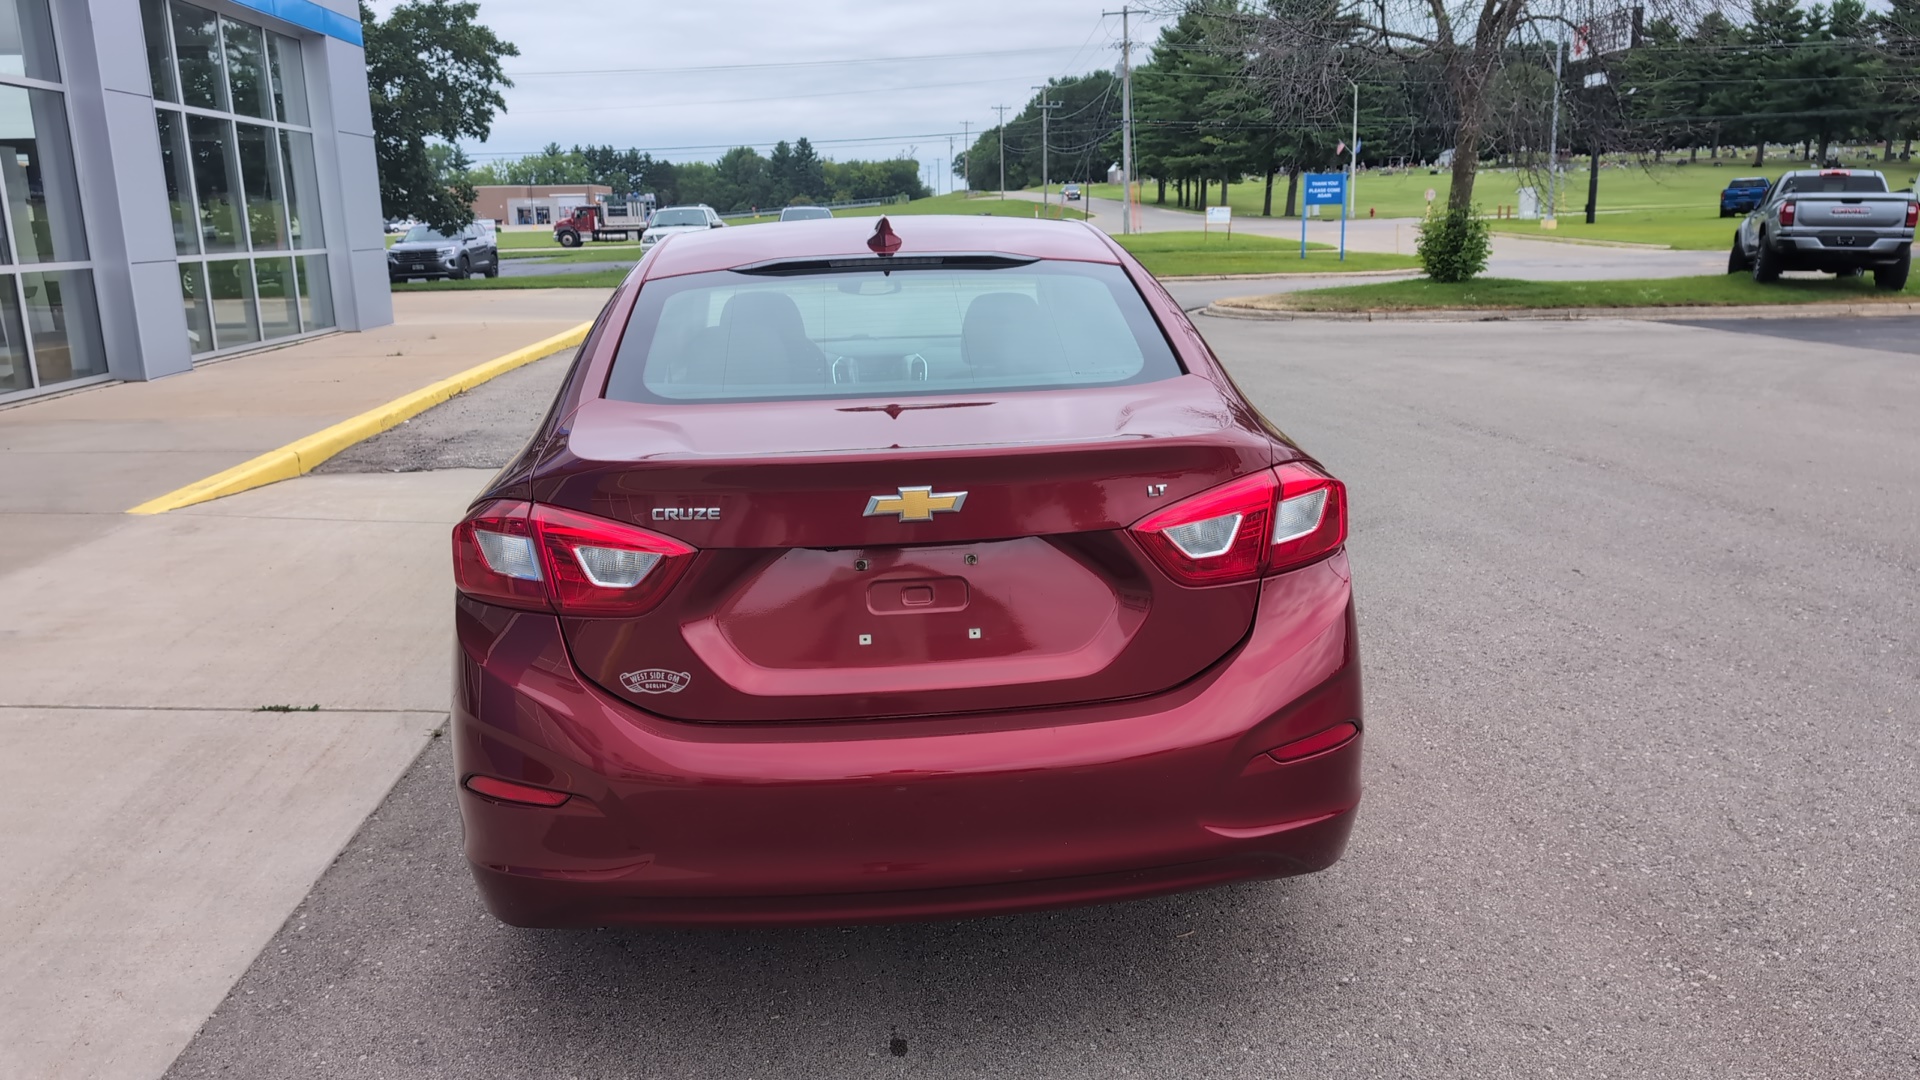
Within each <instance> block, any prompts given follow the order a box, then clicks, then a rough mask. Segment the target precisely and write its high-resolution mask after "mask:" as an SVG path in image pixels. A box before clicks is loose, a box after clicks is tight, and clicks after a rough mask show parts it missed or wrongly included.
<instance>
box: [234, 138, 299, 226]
mask: <svg viewBox="0 0 1920 1080" xmlns="http://www.w3.org/2000/svg"><path fill="white" fill-rule="evenodd" d="M235 126H236V127H237V128H238V129H239V132H240V177H241V179H242V180H243V181H245V183H246V192H247V234H248V235H249V236H251V237H252V238H253V250H255V251H284V250H286V247H287V193H286V191H285V190H284V188H283V185H282V183H281V173H280V141H279V140H278V139H275V138H274V137H273V129H272V128H268V127H262V126H260V125H259V124H237V125H235Z"/></svg>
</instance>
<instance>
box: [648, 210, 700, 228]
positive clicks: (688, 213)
mask: <svg viewBox="0 0 1920 1080" xmlns="http://www.w3.org/2000/svg"><path fill="white" fill-rule="evenodd" d="M653 223H654V224H655V225H705V224H706V223H707V213H706V211H704V210H662V211H660V212H659V213H657V214H655V215H653Z"/></svg>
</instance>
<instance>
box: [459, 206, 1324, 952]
mask: <svg viewBox="0 0 1920 1080" xmlns="http://www.w3.org/2000/svg"><path fill="white" fill-rule="evenodd" d="M1346 532H1347V508H1346V494H1345V489H1344V487H1343V486H1342V485H1341V483H1340V482H1339V481H1338V480H1335V479H1333V478H1332V477H1331V476H1329V475H1328V474H1327V472H1326V470H1324V469H1322V468H1321V467H1320V466H1319V465H1318V464H1316V463H1315V462H1314V461H1313V460H1312V459H1311V458H1309V457H1307V456H1306V455H1305V454H1304V453H1302V452H1301V451H1300V449H1299V448H1297V447H1295V446H1294V445H1293V444H1292V443H1291V442H1289V441H1288V440H1287V438H1286V437H1285V436H1284V435H1282V434H1281V433H1280V432H1279V431H1277V430H1275V428H1274V427H1273V426H1272V425H1270V424H1269V423H1268V422H1267V421H1266V420H1265V419H1263V418H1262V417H1261V416H1260V414H1259V413H1258V412H1256V411H1255V410H1254V409H1253V407H1252V406H1251V405H1249V404H1248V403H1247V402H1246V400H1245V399H1244V398H1242V397H1241V395H1240V393H1239V391H1238V390H1236V389H1235V388H1234V386H1233V384H1232V382H1231V381H1229V379H1228V378H1227V375H1226V373H1225V372H1224V371H1223V370H1222V369H1221V366H1220V364H1219V362H1218V361H1217V360H1215V359H1214V357H1213V355H1212V354H1211V353H1210V352H1209V351H1208V349H1207V346H1206V344H1205V343H1204V342H1203V341H1202V340H1201V338H1200V335H1199V333H1198V332H1196V331H1195V330H1194V328H1193V326H1192V325H1191V324H1190V323H1189V322H1188V321H1187V318H1186V316H1185V315H1184V314H1182V313H1181V311H1180V309H1179V307H1178V306H1177V305H1176V304H1175V303H1174V302H1173V301H1172V299H1171V298H1170V297H1169V296H1168V295H1167V294H1166V292H1165V291H1164V290H1162V289H1161V288H1160V286H1159V285H1158V284H1157V283H1156V282H1155V281H1154V280H1153V279H1152V278H1151V277H1150V276H1149V275H1148V274H1147V273H1146V271H1145V270H1143V269H1142V268H1141V267H1140V265H1139V264H1138V263H1137V262H1135V261H1134V260H1133V259H1132V258H1131V257H1130V256H1128V255H1127V254H1126V253H1125V252H1124V251H1122V250H1121V249H1120V248H1119V247H1118V246H1116V245H1115V244H1114V243H1113V242H1112V241H1111V240H1109V239H1107V238H1106V237H1105V236H1104V235H1102V234H1101V233H1099V232H1097V231H1095V230H1093V229H1091V228H1089V227H1087V226H1085V225H1081V224H1076V223H1067V222H1042V221H1023V220H1016V219H1006V218H982V217H975V218H958V217H956V218H938V217H915V218H907V219H904V220H903V221H902V222H901V223H899V224H897V225H893V226H889V225H888V224H887V223H886V222H885V221H882V222H881V223H880V225H879V227H878V228H876V227H875V225H874V223H873V221H872V219H867V220H865V221H861V220H859V219H842V220H837V221H819V222H806V223H802V224H792V225H779V224H772V225H756V226H753V227H751V228H743V229H725V230H716V231H714V232H711V233H701V234H697V235H695V234H689V235H685V236H677V237H673V238H671V239H669V240H666V241H664V242H662V243H661V244H660V245H659V246H658V247H657V248H655V249H654V250H653V251H651V252H650V253H649V254H648V255H647V256H646V257H645V258H644V259H642V260H641V262H640V265H639V266H638V267H637V268H636V269H635V271H634V273H633V274H632V275H631V276H630V277H629V278H628V279H627V281H626V283H625V284H624V285H622V286H621V287H620V289H619V290H618V291H617V292H615V294H614V296H613V299H612V301H611V302H610V303H609V304H608V305H607V307H606V310H605V311H604V312H603V313H602V314H601V316H600V318H599V320H598V322H597V323H596V324H595V326H594V328H593V331H592V333H591V334H590V335H589V336H588V337H587V339H586V342H585V344H584V345H583V346H582V347H581V349H580V354H579V358H578V359H577V360H576V361H575V363H574V365H573V369H572V372H571V374H570V375H569V376H568V379H567V383H566V386H565V387H564V388H563V389H562V391H561V393H560V396H559V398H558V400H557V401H556V402H555V404H554V406H553V409H552V410H551V412H550V413H549V414H548V416H547V419H546V420H545V422H544V423H543V424H542V425H541V427H540V429H539V431H538V432H537V433H536V434H535V435H534V437H533V439H532V441H531V442H530V443H529V444H528V445H527V448H526V450H525V451H524V452H523V453H522V454H521V455H520V457H519V459H518V460H516V461H515V462H514V463H513V464H512V465H510V466H508V467H507V469H506V470H505V471H503V472H502V473H501V474H500V475H499V476H498V477H497V478H496V479H495V480H494V481H493V483H492V484H491V485H490V486H489V487H488V488H487V490H486V492H485V493H484V494H483V495H482V496H481V497H480V499H479V500H478V501H477V502H476V503H475V504H474V506H473V509H472V511H471V512H470V513H469V514H468V516H467V518H466V519H465V520H464V521H462V522H461V523H460V524H459V525H458V526H457V527H456V528H455V530H454V534H453V556H454V568H455V571H456V577H457V580H458V583H459V598H458V601H457V609H458V613H457V622H458V632H459V633H458V636H459V646H458V656H457V671H456V675H455V682H454V686H455V690H454V705H453V733H454V740H455V741H454V747H455V752H456V755H457V759H458V765H459V782H460V810H461V814H462V816H463V818H464V819H465V824H466V850H467V857H468V859H469V860H470V861H471V863H472V865H473V872H474V876H475V878H476V879H477V880H478V882H479V886H480V891H481V893H482V894H483V895H484V897H485V899H486V902H487V905H488V907H489V908H490V909H491V910H492V911H493V912H494V914H495V915H497V916H499V917H500V918H501V919H503V920H505V921H507V922H509V923H514V924H516V925H522V926H587V925H602V924H610V923H679V924H692V923H816V922H866V921H878V920H889V919H907V918H940V917H953V916H967V915H979V914H986V913H990V912H1006V911H1018V910H1027V909H1034V908H1044V907H1054V906H1059V905H1065V904H1080V903H1091V902H1099V901H1108V900H1120V899H1126V898H1130V897H1140V896H1150V895H1154V894H1157V893H1166V892H1173V891H1177V890H1182V889H1191V888H1198V887H1202V886H1208V885H1215V884H1219V883H1222V882H1229V881H1236V880H1241V879H1247V878H1270V877H1280V876H1284V875H1288V874H1298V873H1304V872H1308V871H1313V870H1319V869H1322V868H1324V867H1326V866H1328V865H1330V864H1332V863H1333V862H1334V861H1335V860H1336V859H1338V858H1339V857H1340V854H1341V851H1342V850H1343V849H1344V847H1345V845H1346V841H1347V834H1348V831H1349V829H1350V828H1351V827H1352V824H1353V818H1354V813H1355V808H1356V806H1357V805H1358V803H1359V799H1360V784H1359V773H1360V729H1361V709H1360V659H1359V654H1358V651H1357V645H1356V639H1355V634H1354V621H1353V609H1352V601H1351V593H1350V590H1349V582H1348V569H1347V559H1346V554H1345V551H1344V547H1343V545H1344V543H1345V540H1346Z"/></svg>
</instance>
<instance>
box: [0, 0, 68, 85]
mask: <svg viewBox="0 0 1920 1080" xmlns="http://www.w3.org/2000/svg"><path fill="white" fill-rule="evenodd" d="M0 75H24V76H26V77H27V78H29V79H44V80H46V81H47V82H59V81H60V62H59V61H58V60H57V59H55V57H54V51H53V13H52V12H51V11H49V10H48V8H47V0H0Z"/></svg>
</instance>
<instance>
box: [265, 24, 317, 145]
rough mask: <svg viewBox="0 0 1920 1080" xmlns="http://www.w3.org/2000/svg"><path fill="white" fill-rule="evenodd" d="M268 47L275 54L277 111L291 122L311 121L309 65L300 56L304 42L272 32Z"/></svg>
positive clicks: (269, 34) (275, 107) (268, 39)
mask: <svg viewBox="0 0 1920 1080" xmlns="http://www.w3.org/2000/svg"><path fill="white" fill-rule="evenodd" d="M267 47H268V48H269V49H271V50H272V55H273V106H274V114H275V115H276V116H278V117H279V118H280V119H281V120H282V121H284V122H286V123H289V124H305V123H309V122H310V121H309V120H308V119H307V65H306V61H305V60H304V59H303V58H302V57H301V56H300V43H299V42H297V41H295V40H293V39H292V38H290V37H285V36H283V35H281V34H275V33H268V34H267Z"/></svg>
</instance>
